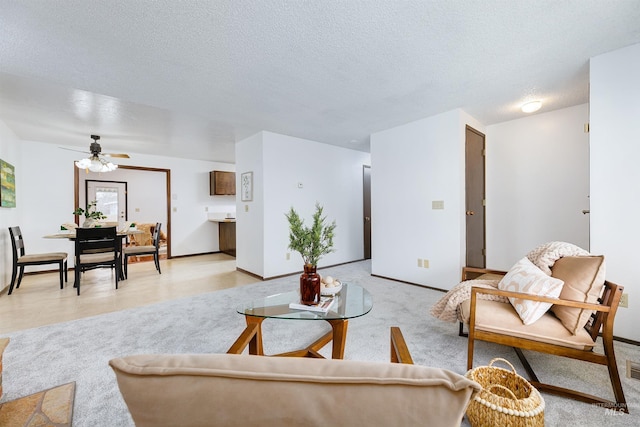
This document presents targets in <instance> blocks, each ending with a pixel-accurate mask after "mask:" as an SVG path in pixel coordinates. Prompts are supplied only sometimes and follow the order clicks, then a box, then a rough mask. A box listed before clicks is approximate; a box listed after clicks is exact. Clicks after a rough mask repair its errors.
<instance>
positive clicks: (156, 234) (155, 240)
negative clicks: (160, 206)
mask: <svg viewBox="0 0 640 427" xmlns="http://www.w3.org/2000/svg"><path fill="white" fill-rule="evenodd" d="M161 227H162V223H159V222H156V226H155V227H154V229H153V235H152V237H151V239H152V240H151V241H152V244H153V246H155V247H156V249H158V248H159V247H160V228H161Z"/></svg>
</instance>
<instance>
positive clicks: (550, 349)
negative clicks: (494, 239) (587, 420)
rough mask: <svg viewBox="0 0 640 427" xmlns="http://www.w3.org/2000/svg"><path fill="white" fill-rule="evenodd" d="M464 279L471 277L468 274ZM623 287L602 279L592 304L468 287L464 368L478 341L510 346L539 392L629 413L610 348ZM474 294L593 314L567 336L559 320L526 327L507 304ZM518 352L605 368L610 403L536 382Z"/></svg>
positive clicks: (548, 318)
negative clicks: (598, 349)
mask: <svg viewBox="0 0 640 427" xmlns="http://www.w3.org/2000/svg"><path fill="white" fill-rule="evenodd" d="M472 270H473V271H470V273H472V274H478V275H480V274H484V273H485V272H486V273H489V272H490V273H494V274H496V273H500V272H498V271H496V270H493V271H489V270H481V269H472ZM502 274H504V272H502ZM463 276H464V272H463ZM467 277H468V278H474V277H472V276H471V277H469V276H467ZM463 278H464V277H463ZM623 289H624V288H623V287H622V286H619V285H616V284H614V283H611V282H609V281H605V283H604V289H603V292H602V296H601V297H600V298H599V300H598V303H594V304H591V303H583V302H577V301H571V300H563V299H556V298H548V297H542V296H536V295H531V294H523V293H518V292H510V291H504V290H498V289H484V288H476V287H474V288H472V290H471V300H470V315H469V335H468V336H469V342H468V353H467V368H468V369H471V368H472V367H473V351H474V345H475V342H476V341H478V340H481V341H487V342H493V343H497V344H502V345H507V346H511V347H513V348H514V350H515V351H516V354H517V355H518V358H519V359H520V361H521V362H522V364H523V366H524V368H525V370H526V371H527V374H528V376H529V379H530V382H531V384H532V385H533V386H534V387H536V388H538V389H539V390H541V391H546V392H548V393H552V394H555V395H558V396H563V397H568V398H572V399H576V400H579V401H583V402H587V403H595V404H599V405H601V406H603V407H606V408H610V409H614V410H619V411H622V412H626V413H628V412H629V410H628V407H627V404H626V401H625V398H624V392H623V390H622V384H621V382H620V375H619V373H618V366H617V364H616V358H615V353H614V348H613V323H614V320H615V315H616V310H617V308H618V305H619V303H620V297H621V296H622V291H623ZM479 294H491V295H499V296H504V297H517V298H523V299H528V300H532V301H541V302H547V303H552V304H555V305H561V306H565V307H574V308H578V309H586V310H593V311H594V313H593V314H592V316H591V318H590V320H589V322H588V323H587V325H586V326H585V327H584V330H580V331H579V332H578V334H577V335H572V334H571V332H569V331H568V330H567V329H566V328H565V327H564V326H563V324H562V323H561V322H560V320H558V319H557V318H556V316H554V315H553V314H552V313H550V312H547V313H546V314H544V315H543V317H542V318H541V319H539V320H538V321H536V323H534V324H531V325H529V326H526V325H524V324H523V323H522V321H521V320H520V318H519V317H518V315H517V313H516V312H515V310H513V307H512V306H511V304H509V303H504V302H499V301H489V300H486V299H480V298H478V295H479ZM600 331H601V336H602V344H603V349H604V351H603V353H598V352H596V351H594V346H595V341H596V338H597V337H598V335H599V333H600ZM522 350H531V351H537V352H541V353H547V354H551V355H555V356H562V357H567V358H570V359H576V360H581V361H585V362H590V363H595V364H598V365H604V366H606V367H607V369H608V371H609V378H610V381H611V386H612V388H613V393H614V396H615V401H610V400H607V399H604V398H600V397H597V396H594V395H591V394H587V393H583V392H580V391H576V390H571V389H567V388H563V387H558V386H555V385H551V384H545V383H542V382H540V380H539V379H538V377H537V376H536V374H535V372H534V371H533V369H532V367H531V365H530V364H529V362H528V361H527V359H526V358H525V356H524V354H523V352H522Z"/></svg>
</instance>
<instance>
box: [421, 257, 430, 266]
mask: <svg viewBox="0 0 640 427" xmlns="http://www.w3.org/2000/svg"><path fill="white" fill-rule="evenodd" d="M422 266H423V267H424V268H429V260H428V259H423V260H422Z"/></svg>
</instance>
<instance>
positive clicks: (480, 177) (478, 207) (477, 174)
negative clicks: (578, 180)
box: [465, 126, 486, 268]
mask: <svg viewBox="0 0 640 427" xmlns="http://www.w3.org/2000/svg"><path fill="white" fill-rule="evenodd" d="M465 141H466V142H465V198H466V212H465V215H466V230H467V243H466V252H467V260H466V263H467V267H478V268H485V267H486V250H485V244H486V242H485V236H486V233H485V164H484V159H485V156H484V153H485V136H484V135H483V134H482V133H480V132H478V131H477V130H475V129H473V128H471V127H469V126H467V128H466V136H465Z"/></svg>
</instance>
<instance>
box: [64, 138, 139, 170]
mask: <svg viewBox="0 0 640 427" xmlns="http://www.w3.org/2000/svg"><path fill="white" fill-rule="evenodd" d="M91 139H93V142H92V143H91V145H90V146H89V152H88V153H87V154H90V155H91V156H89V157H88V158H86V159H82V160H78V161H77V162H75V164H76V166H77V167H78V168H79V169H84V170H86V171H87V172H89V171H91V172H111V171H114V170H116V169H118V165H116V164H114V163H112V162H110V161H108V160H105V159H104V158H103V156H106V157H120V158H124V159H128V158H129V155H128V154H114V153H103V152H102V147H100V144H99V143H98V140H99V139H100V135H91ZM60 148H63V147H60ZM72 151H77V150H72ZM83 152H84V151H83Z"/></svg>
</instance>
